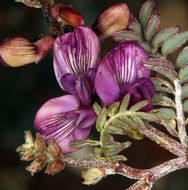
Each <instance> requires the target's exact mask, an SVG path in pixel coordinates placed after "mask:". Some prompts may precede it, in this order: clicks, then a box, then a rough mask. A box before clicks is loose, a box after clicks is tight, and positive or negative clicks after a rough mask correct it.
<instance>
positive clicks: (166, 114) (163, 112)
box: [151, 108, 176, 119]
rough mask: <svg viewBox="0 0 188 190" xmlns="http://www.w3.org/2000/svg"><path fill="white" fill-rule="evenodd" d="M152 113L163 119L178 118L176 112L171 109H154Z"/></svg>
mask: <svg viewBox="0 0 188 190" xmlns="http://www.w3.org/2000/svg"><path fill="white" fill-rule="evenodd" d="M151 112H152V113H153V114H154V115H156V116H157V117H159V118H163V119H172V118H175V117H176V114H175V112H174V110H172V109H170V108H160V109H153V110H152V111H151Z"/></svg>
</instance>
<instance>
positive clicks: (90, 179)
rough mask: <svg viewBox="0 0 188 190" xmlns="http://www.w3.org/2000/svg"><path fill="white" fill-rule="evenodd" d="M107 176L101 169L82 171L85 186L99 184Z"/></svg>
mask: <svg viewBox="0 0 188 190" xmlns="http://www.w3.org/2000/svg"><path fill="white" fill-rule="evenodd" d="M105 175H106V174H105V170H103V169H101V168H91V169H88V170H84V171H82V177H83V178H84V180H85V181H84V182H83V184H85V185H94V184H96V183H98V182H99V181H100V180H101V179H102V178H103V177H104V176H105Z"/></svg>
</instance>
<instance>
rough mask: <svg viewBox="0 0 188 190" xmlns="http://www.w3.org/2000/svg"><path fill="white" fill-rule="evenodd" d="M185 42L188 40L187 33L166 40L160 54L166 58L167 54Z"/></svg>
mask: <svg viewBox="0 0 188 190" xmlns="http://www.w3.org/2000/svg"><path fill="white" fill-rule="evenodd" d="M187 40H188V31H185V32H182V33H179V34H175V35H173V36H172V37H171V38H169V39H168V40H166V41H165V43H164V44H163V46H162V49H161V52H162V54H163V56H164V57H166V56H167V55H168V54H170V53H173V52H174V51H175V50H177V49H178V48H179V47H180V46H181V45H183V44H184V43H185V42H186V41H187Z"/></svg>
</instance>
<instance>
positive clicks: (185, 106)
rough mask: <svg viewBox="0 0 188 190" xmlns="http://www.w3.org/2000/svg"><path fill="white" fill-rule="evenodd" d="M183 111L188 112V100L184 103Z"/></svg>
mask: <svg viewBox="0 0 188 190" xmlns="http://www.w3.org/2000/svg"><path fill="white" fill-rule="evenodd" d="M183 110H184V111H185V112H188V99H186V100H185V101H184V102H183Z"/></svg>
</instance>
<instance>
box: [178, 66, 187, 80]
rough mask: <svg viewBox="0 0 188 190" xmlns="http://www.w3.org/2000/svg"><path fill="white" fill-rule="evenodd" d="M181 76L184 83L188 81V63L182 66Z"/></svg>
mask: <svg viewBox="0 0 188 190" xmlns="http://www.w3.org/2000/svg"><path fill="white" fill-rule="evenodd" d="M179 78H180V82H181V83H182V84H183V83H185V82H187V81H188V64H185V65H183V66H182V67H181V69H180V71H179Z"/></svg>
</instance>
